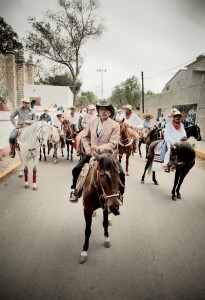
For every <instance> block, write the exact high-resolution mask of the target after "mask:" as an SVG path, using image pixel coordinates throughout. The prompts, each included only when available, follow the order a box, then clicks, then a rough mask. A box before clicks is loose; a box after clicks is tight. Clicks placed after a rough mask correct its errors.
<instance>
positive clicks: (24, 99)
mask: <svg viewBox="0 0 205 300" xmlns="http://www.w3.org/2000/svg"><path fill="white" fill-rule="evenodd" d="M21 102H22V103H23V102H26V103H31V99H30V98H28V97H25V98H22V99H21Z"/></svg>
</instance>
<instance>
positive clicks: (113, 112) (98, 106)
mask: <svg viewBox="0 0 205 300" xmlns="http://www.w3.org/2000/svg"><path fill="white" fill-rule="evenodd" d="M101 107H107V108H108V109H109V111H110V112H111V117H114V115H115V109H114V107H113V106H112V104H109V105H103V104H102V105H101V104H96V110H97V112H98V111H99V109H100V108H101Z"/></svg>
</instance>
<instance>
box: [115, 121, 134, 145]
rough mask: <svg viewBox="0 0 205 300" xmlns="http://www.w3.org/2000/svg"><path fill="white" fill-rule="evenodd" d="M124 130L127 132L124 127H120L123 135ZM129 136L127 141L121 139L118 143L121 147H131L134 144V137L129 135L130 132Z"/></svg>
mask: <svg viewBox="0 0 205 300" xmlns="http://www.w3.org/2000/svg"><path fill="white" fill-rule="evenodd" d="M123 130H124V131H125V128H124V127H123V126H121V125H120V132H121V133H122V132H123ZM127 134H128V137H127V138H126V139H123V140H122V139H121V137H120V139H119V141H118V143H119V144H120V146H123V147H129V146H130V145H132V143H133V137H132V136H131V135H130V134H129V132H128V133H127Z"/></svg>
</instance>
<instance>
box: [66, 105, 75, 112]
mask: <svg viewBox="0 0 205 300" xmlns="http://www.w3.org/2000/svg"><path fill="white" fill-rule="evenodd" d="M68 108H69V109H73V110H74V111H76V110H77V107H75V106H74V105H71V106H70V107H68Z"/></svg>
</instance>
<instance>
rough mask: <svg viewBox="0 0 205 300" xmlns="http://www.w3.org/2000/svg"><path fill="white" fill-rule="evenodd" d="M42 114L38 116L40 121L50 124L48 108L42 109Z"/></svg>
mask: <svg viewBox="0 0 205 300" xmlns="http://www.w3.org/2000/svg"><path fill="white" fill-rule="evenodd" d="M43 112H44V113H43V114H42V115H41V116H40V121H45V122H47V123H48V122H51V117H50V116H49V114H48V112H49V108H47V107H44V109H43Z"/></svg>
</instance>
